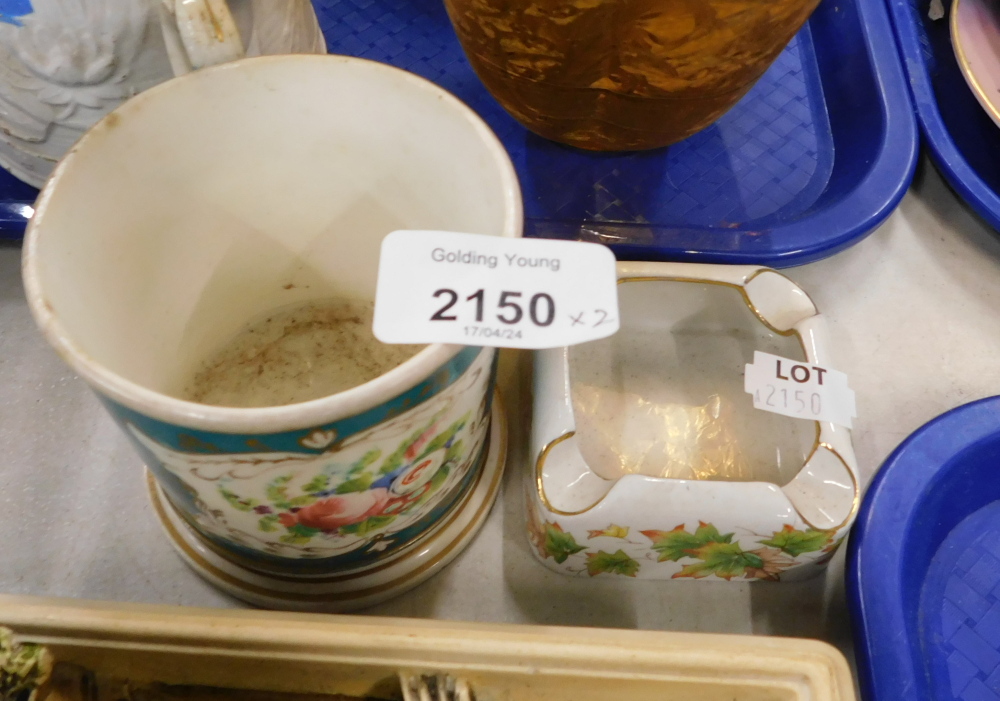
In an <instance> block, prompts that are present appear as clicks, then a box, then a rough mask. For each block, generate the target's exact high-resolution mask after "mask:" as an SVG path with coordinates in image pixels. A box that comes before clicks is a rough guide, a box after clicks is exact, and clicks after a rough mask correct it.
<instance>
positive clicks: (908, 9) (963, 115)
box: [889, 0, 1000, 229]
mask: <svg viewBox="0 0 1000 701" xmlns="http://www.w3.org/2000/svg"><path fill="white" fill-rule="evenodd" d="M929 5H930V0H889V9H890V14H891V15H892V22H893V25H894V27H895V30H896V36H897V39H898V41H899V51H900V53H901V54H902V57H903V61H904V64H905V66H906V73H907V78H908V80H909V85H910V90H911V91H912V93H913V101H914V104H915V106H916V111H917V116H918V118H919V120H920V127H921V130H922V132H923V134H924V137H925V138H926V140H927V145H928V146H929V147H930V150H931V154H932V155H933V158H934V161H935V162H936V163H937V165H938V167H939V169H940V170H941V172H942V173H943V175H944V176H945V178H946V179H947V180H948V182H949V183H950V184H951V186H952V187H953V188H955V190H956V191H957V192H958V194H959V195H960V196H961V197H962V198H963V199H964V200H965V201H966V202H968V203H969V205H970V206H971V207H972V208H973V209H974V210H975V211H976V212H977V213H978V214H979V215H980V216H981V217H983V218H984V219H985V220H986V221H987V222H988V223H989V224H990V226H992V227H993V228H995V229H1000V195H998V194H997V193H1000V129H998V128H997V126H996V125H995V124H994V123H993V121H992V120H991V119H990V118H989V116H988V115H987V114H986V112H985V111H984V110H983V108H982V107H981V106H980V105H979V103H978V102H977V101H976V98H975V96H974V95H973V94H972V91H971V90H969V88H968V86H967V85H966V82H965V79H964V78H963V77H962V72H961V70H960V69H959V67H958V61H957V60H956V59H955V53H954V50H953V49H952V45H951V32H950V30H949V27H948V17H950V11H951V0H944V9H945V16H944V17H943V18H942V19H940V20H931V19H929V18H928V16H927V11H928V7H929Z"/></svg>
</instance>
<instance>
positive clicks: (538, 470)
mask: <svg viewBox="0 0 1000 701" xmlns="http://www.w3.org/2000/svg"><path fill="white" fill-rule="evenodd" d="M761 273H775V274H776V275H781V277H783V278H785V279H786V280H788V281H789V282H790V283H792V284H793V285H795V286H796V287H798V288H799V289H800V290H801V289H802V288H801V287H799V286H798V284H796V282H795V281H794V280H792V279H791V278H789V277H788V276H787V275H783V274H782V273H780V272H778V271H777V270H772V269H771V268H758V269H757V270H755V271H754V272H753V273H752V274H751V275H748V276H747V277H745V278H744V279H743V282H742V284H738V283H735V282H723V281H721V280H706V279H704V278H689V277H678V276H674V275H668V276H657V275H634V276H629V277H620V278H618V284H619V285H621V284H624V283H626V282H690V283H696V284H702V285H719V286H721V287H730V288H733V289H735V290H737V291H739V293H740V296H742V297H743V303H744V304H745V305H746V306H747V308H748V309H750V311H751V312H752V313H753V314H754V316H755V317H757V320H758V321H759V322H760V323H761V324H763V325H764V326H765V327H766V328H767V329H769V330H770V331H772V332H773V333H776V334H778V335H779V336H786V337H787V336H792V335H794V336H795V338H797V339H798V341H799V345H800V346H801V347H802V354H803V355H804V356H805V360H806V361H807V362H812V361H810V360H809V349H808V348H806V344H805V341H804V340H803V339H802V334H801V333H799V330H798V329H797V328H794V327H793V328H791V329H789V330H788V331H780V330H779V329H776V328H775V327H774V326H772V325H771V323H770V322H768V321H767V319H766V318H765V317H764V315H763V314H761V312H760V310H759V309H757V308H756V307H755V306H754V305H753V302H751V301H750V296H749V295H748V294H747V292H746V285H748V284H749V283H750V281H752V280H753V279H754V278H756V277H757V276H758V275H760V274H761ZM802 293H803V294H804V295H805V296H806V298H807V299H808V300H809V302H810V303H811V304H812V306H813V309H814V310H815V313H814V314H812V315H811V316H809V317H805V318H807V319H809V318H812V317H814V316H817V315H818V314H819V307H817V306H816V303H815V302H814V301H813V299H812V297H810V296H809V293H808V292H806V291H805V290H802ZM803 320H804V319H803ZM566 371H567V372H569V366H568V363H567V367H566ZM570 391H572V390H570ZM575 423H576V417H575V416H574V425H575ZM812 423H813V425H814V426H815V427H816V439H815V442H814V443H813V446H812V450H810V452H809V454H808V456H807V457H806V459H805V460H803V462H802V467H800V468H799V472H800V473H801V471H802V468H804V467H805V466H806V465H807V464H808V463H809V460H810V459H811V458H812V456H813V455H815V454H816V451H817V450H819V448H820V446H821V445H824V444H823V443H821V442H820V437H821V435H822V430H823V429H822V424H821V423H820V422H819V421H813V422H812ZM575 435H576V431H575V430H573V431H568V432H566V433H563V434H562V435H560V436H557V437H556V438H554V439H553V440H551V441H549V442H548V443H546V444H545V446H544V447H543V448H542V449H541V450H540V451H539V452H538V457H537V458H536V459H535V485H536V491H537V494H538V498H539V500H540V501H541V502H542V505H543V506H544V507H545V508H546V509H547V510H548V511H549V512H550V513H553V514H556V515H558V516H578V515H580V514H583V513H586V512H588V511H590V510H591V509H594V508H596V507H597V506H598V505H600V503H601V502H603V501H604V499H605V498H606V497H607V496H608V494H609V493H610V491H611V490H610V489H609V490H608V492H606V493H604V494H603V495H602V496H601V498H600V499H598V500H597V501H595V502H594V503H593V504H591V505H590V506H588V507H586V508H585V509H580V510H579V511H562V510H561V509H557V508H555V507H554V506H552V503H551V502H550V501H549V498H548V496H547V495H546V494H545V485H544V484H543V480H542V472H543V471H544V469H545V459H546V458H547V457H548V455H549V453H550V452H551V451H552V449H553V448H555V447H556V446H557V445H558V444H560V443H562V442H563V441H565V440H568V439H570V438H572V437H573V436H575ZM830 450H831V452H833V454H834V455H836V456H837V457H838V458H839V459H840V461H841V462H843V463H844V467H846V468H847V471H848V472H849V473H850V475H851V480H852V481H853V482H854V486H855V488H854V504H855V506H854V508H852V510H851V515H852V516H853V515H854V513H855V512H856V511H857V505H858V503H859V502H860V490H859V489H858V480H857V477H855V476H854V471H853V470H851V468H850V466H848V465H847V461H846V460H844V458H843V457H842V456H841V455H840V453H838V452H837V451H836V450H834V449H833V448H830ZM587 469H588V470H589V469H590V466H589V465H588V466H587ZM591 472H592V473H593V470H591ZM594 474H595V476H596V473H594ZM618 479H621V477H619V478H618ZM618 479H616V480H614V482H616V483H617V481H618ZM793 481H794V480H793ZM758 483H759V482H757V481H753V482H745V483H744V484H758ZM765 484H772V483H770V482H766V483H765ZM775 486H778V485H775ZM613 488H614V485H612V487H611V489H613ZM778 488H779V489H782V488H781V487H780V486H779V487H778ZM782 493H783V494H784V492H782ZM785 498H786V499H787V498H788V496H787V495H785ZM789 503H790V504H791V500H790V499H789ZM792 509H793V510H794V511H795V513H796V514H798V516H799V518H801V519H802V522H803V523H805V524H807V525H808V526H809V527H810V528H815V527H814V526H813V525H812V524H811V523H809V521H808V520H807V519H806V518H805V516H803V515H802V514H801V513H800V512H799V510H798V509H796V508H795V505H794V504H792ZM848 520H850V517H848V519H847V520H845V521H844V522H843V523H841V524H840V526H837V529H840V528H842V527H843V526H844V524H846V523H847V522H848ZM817 530H830V529H817Z"/></svg>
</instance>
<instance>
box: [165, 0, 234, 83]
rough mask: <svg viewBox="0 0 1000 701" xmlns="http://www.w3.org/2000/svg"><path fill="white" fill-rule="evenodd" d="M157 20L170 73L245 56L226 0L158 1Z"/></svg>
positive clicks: (188, 71) (179, 72) (185, 71)
mask: <svg viewBox="0 0 1000 701" xmlns="http://www.w3.org/2000/svg"><path fill="white" fill-rule="evenodd" d="M160 19H161V22H160V24H161V27H162V28H163V40H164V42H165V43H166V46H167V55H168V56H169V58H170V66H171V68H172V69H173V71H174V75H184V74H185V73H190V72H191V71H193V70H198V69H199V68H204V67H206V66H214V65H216V64H218V63H225V62H226V61H235V60H236V59H238V58H243V56H245V55H246V52H245V51H244V48H243V39H242V38H241V37H240V32H239V29H237V27H236V21H235V20H234V19H233V15H232V13H231V12H230V11H229V7H228V5H226V0H162V4H161V6H160Z"/></svg>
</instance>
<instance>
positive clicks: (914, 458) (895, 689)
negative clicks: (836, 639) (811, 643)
mask: <svg viewBox="0 0 1000 701" xmlns="http://www.w3.org/2000/svg"><path fill="white" fill-rule="evenodd" d="M998 416H1000V397H987V398H985V399H980V400H977V401H974V402H970V403H968V404H963V405H962V406H959V407H956V408H955V409H951V410H950V411H947V412H945V413H944V414H941V415H939V416H937V417H935V418H933V419H931V420H930V421H928V422H927V423H925V424H924V425H923V426H921V427H920V428H918V429H917V430H916V431H914V432H913V433H912V434H910V435H909V436H908V437H907V438H906V439H905V440H904V441H903V442H902V443H900V444H899V446H897V447H896V449H895V450H893V452H892V453H891V454H890V455H889V457H888V458H886V461H885V462H884V463H883V464H882V466H881V468H879V470H878V472H877V473H876V474H875V477H874V479H873V480H872V482H871V484H870V485H869V487H868V491H867V494H866V495H865V498H864V500H863V501H862V504H861V508H860V509H859V511H858V517H857V520H856V521H855V523H854V528H853V531H852V533H851V537H850V541H849V543H848V547H847V573H846V590H847V604H848V609H849V611H850V614H851V619H852V621H853V623H854V645H855V657H856V659H857V669H858V682H859V685H860V687H861V692H862V697H863V698H864V699H866V700H867V701H897V699H909V698H913V699H917V698H923V697H918V696H912V695H908V694H907V693H905V691H904V690H912V691H916V690H918V689H921V688H923V689H925V690H927V691H928V692H929V689H928V688H927V686H926V680H925V679H922V678H920V677H918V676H917V670H916V668H915V666H914V664H913V657H912V655H913V651H914V650H915V649H917V647H918V646H919V641H913V640H910V639H909V634H908V628H907V623H906V620H905V618H904V615H903V610H902V607H901V605H900V598H899V597H900V592H901V588H902V586H903V568H902V566H901V564H902V563H901V558H902V556H903V554H904V553H903V548H902V545H903V544H904V542H905V537H904V536H903V534H904V533H905V532H906V531H907V524H908V523H909V522H910V521H911V519H912V517H913V514H914V510H915V509H916V507H917V504H918V503H919V497H920V496H921V494H922V493H923V492H924V491H925V490H926V489H927V486H928V484H930V482H931V481H932V478H933V477H934V475H935V474H936V473H937V471H938V470H940V469H941V468H942V467H943V466H944V465H946V464H947V463H948V461H949V459H950V458H952V457H953V456H954V455H956V454H957V453H960V452H961V451H962V450H963V449H965V448H966V447H968V446H971V445H973V444H975V443H977V442H979V441H980V440H983V439H985V438H988V437H990V436H993V435H995V434H996V433H997V427H998ZM896 473H905V478H899V477H898V476H897V474H896ZM883 501H884V502H889V504H888V506H890V507H892V508H887V504H884V503H882V502H883ZM876 504H878V506H876ZM883 534H891V535H892V536H893V537H885V538H881V537H880V536H881V535H883ZM869 542H876V543H877V544H878V546H879V550H878V551H877V552H873V553H869V552H868V549H869V547H875V546H869V545H868V543H869ZM865 582H876V583H877V584H876V585H874V586H868V587H865V586H863V584H864V583H865ZM888 652H891V653H893V654H887V653H888ZM876 658H877V660H878V661H877V663H876V662H875V660H876Z"/></svg>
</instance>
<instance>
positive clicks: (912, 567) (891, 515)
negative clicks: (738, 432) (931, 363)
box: [847, 397, 1000, 701]
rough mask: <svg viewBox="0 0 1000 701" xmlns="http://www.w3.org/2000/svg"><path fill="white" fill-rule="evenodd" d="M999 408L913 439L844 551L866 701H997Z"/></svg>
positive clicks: (990, 403) (926, 429) (927, 428)
mask: <svg viewBox="0 0 1000 701" xmlns="http://www.w3.org/2000/svg"><path fill="white" fill-rule="evenodd" d="M998 468H1000V397H991V398H989V399H983V400H980V401H978V402H973V403H971V404H965V405H963V406H961V407H958V408H957V409H953V410H951V411H949V412H948V413H946V414H942V415H941V416H939V417H937V418H935V419H933V420H931V421H930V422H928V423H927V424H925V425H924V426H922V427H921V428H919V429H917V431H915V432H914V433H913V434H912V435H911V436H910V437H909V438H907V439H906V440H905V441H904V442H903V443H901V444H900V445H899V447H898V448H896V450H895V451H893V453H892V455H890V456H889V458H888V459H887V460H886V461H885V463H884V464H883V465H882V467H881V468H880V469H879V471H878V473H877V474H876V475H875V478H874V480H872V483H871V486H870V487H869V488H868V493H867V495H866V496H865V498H864V501H863V502H862V504H861V508H860V511H859V512H858V519H857V522H856V523H855V525H854V532H853V533H852V535H851V542H850V545H849V547H848V561H847V594H848V602H849V604H850V608H851V614H852V618H853V624H854V632H855V640H856V646H855V650H856V656H857V662H858V680H859V683H860V686H861V691H862V698H863V699H864V701H911V700H912V701H1000V480H998V479H997V471H998Z"/></svg>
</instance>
